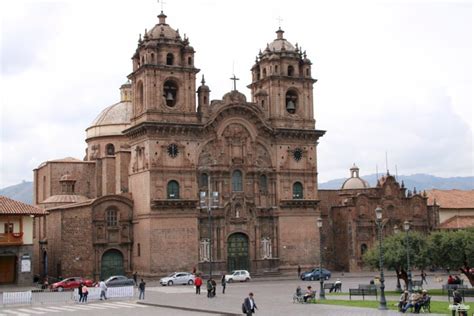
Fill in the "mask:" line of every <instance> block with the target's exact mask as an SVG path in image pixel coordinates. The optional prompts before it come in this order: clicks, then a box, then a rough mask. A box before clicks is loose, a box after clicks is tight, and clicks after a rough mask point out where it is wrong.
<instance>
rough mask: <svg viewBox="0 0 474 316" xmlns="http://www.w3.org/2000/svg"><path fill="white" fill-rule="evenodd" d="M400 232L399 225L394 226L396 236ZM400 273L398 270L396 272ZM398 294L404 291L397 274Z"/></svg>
mask: <svg viewBox="0 0 474 316" xmlns="http://www.w3.org/2000/svg"><path fill="white" fill-rule="evenodd" d="M399 232H400V229H399V228H398V226H397V225H395V226H393V233H394V234H395V235H396V234H398V233H399ZM396 271H398V269H397V270H396ZM395 290H396V291H397V292H401V291H402V286H401V285H400V274H399V272H397V288H396V289H395Z"/></svg>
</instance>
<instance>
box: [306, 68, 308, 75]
mask: <svg viewBox="0 0 474 316" xmlns="http://www.w3.org/2000/svg"><path fill="white" fill-rule="evenodd" d="M306 76H308V77H309V68H306Z"/></svg>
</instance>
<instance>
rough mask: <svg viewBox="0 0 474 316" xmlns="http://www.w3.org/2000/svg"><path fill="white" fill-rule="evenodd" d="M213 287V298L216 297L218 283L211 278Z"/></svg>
mask: <svg viewBox="0 0 474 316" xmlns="http://www.w3.org/2000/svg"><path fill="white" fill-rule="evenodd" d="M211 285H212V297H214V296H216V288H217V283H216V280H214V279H213V278H211Z"/></svg>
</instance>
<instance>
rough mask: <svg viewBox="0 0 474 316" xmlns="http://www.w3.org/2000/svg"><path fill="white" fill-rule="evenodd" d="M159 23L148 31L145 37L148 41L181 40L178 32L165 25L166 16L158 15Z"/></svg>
mask: <svg viewBox="0 0 474 316" xmlns="http://www.w3.org/2000/svg"><path fill="white" fill-rule="evenodd" d="M158 19H159V22H158V24H156V25H155V26H154V27H153V28H152V29H151V30H150V31H148V32H147V33H146V34H145V36H148V38H149V39H160V38H166V39H173V40H175V39H181V36H180V35H179V32H178V31H176V30H174V29H173V28H172V27H171V26H169V25H168V24H166V15H165V14H164V13H163V11H162V12H161V14H160V15H158Z"/></svg>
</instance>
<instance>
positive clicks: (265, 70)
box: [262, 68, 267, 78]
mask: <svg viewBox="0 0 474 316" xmlns="http://www.w3.org/2000/svg"><path fill="white" fill-rule="evenodd" d="M266 76H267V68H263V70H262V77H263V78H265V77H266Z"/></svg>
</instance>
